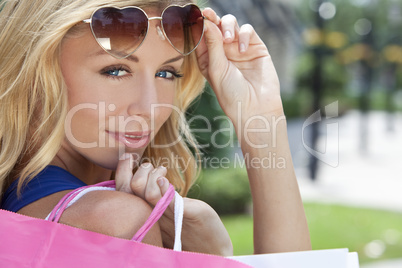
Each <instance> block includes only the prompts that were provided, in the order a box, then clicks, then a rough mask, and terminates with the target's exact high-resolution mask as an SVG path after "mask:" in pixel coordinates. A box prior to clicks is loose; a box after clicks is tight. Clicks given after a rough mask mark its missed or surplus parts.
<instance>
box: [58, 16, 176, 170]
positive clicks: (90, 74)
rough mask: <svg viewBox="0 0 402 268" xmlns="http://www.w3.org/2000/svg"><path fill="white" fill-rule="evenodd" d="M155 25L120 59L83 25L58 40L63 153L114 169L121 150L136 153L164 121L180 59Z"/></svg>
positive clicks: (171, 103) (169, 109)
mask: <svg viewBox="0 0 402 268" xmlns="http://www.w3.org/2000/svg"><path fill="white" fill-rule="evenodd" d="M149 15H150V16H158V14H153V13H151V14H149ZM158 23H159V22H157V21H151V23H150V27H149V31H148V35H147V37H146V39H145V41H144V43H143V44H142V46H141V47H140V48H139V49H138V50H137V51H136V52H135V53H134V54H133V55H132V56H129V57H128V58H126V59H116V58H114V57H112V56H110V55H109V54H107V53H106V52H105V51H104V50H103V49H102V48H101V47H100V46H99V45H98V44H97V42H96V41H95V38H94V37H93V36H92V33H91V31H90V28H89V26H88V28H87V29H86V30H85V32H84V33H83V34H82V35H79V36H78V37H69V38H66V39H65V40H64V42H63V45H62V49H61V69H62V73H63V77H64V80H65V83H66V85H67V89H68V101H69V113H68V115H67V119H66V122H65V133H66V140H65V142H64V143H63V146H62V150H67V152H68V155H70V156H72V157H73V158H75V159H76V160H79V161H90V162H91V163H94V164H96V165H98V166H101V167H103V168H108V169H115V168H116V166H117V162H118V159H119V156H121V155H122V154H123V153H125V152H129V153H133V154H137V155H138V156H141V155H142V154H143V152H144V150H145V148H146V147H147V146H148V145H149V143H150V142H151V141H152V139H153V138H154V136H155V134H156V133H157V132H158V130H159V129H160V128H161V126H162V125H163V124H164V123H165V121H166V120H167V119H168V117H169V116H170V114H171V113H172V105H173V101H174V96H175V88H176V79H178V78H176V76H177V75H178V74H179V70H180V67H181V65H182V63H183V57H182V56H181V55H180V54H179V53H177V52H176V51H175V50H174V49H173V48H172V47H171V45H170V44H169V43H168V41H166V40H162V39H161V38H160V37H159V35H158V34H157V31H156V26H157V24H158Z"/></svg>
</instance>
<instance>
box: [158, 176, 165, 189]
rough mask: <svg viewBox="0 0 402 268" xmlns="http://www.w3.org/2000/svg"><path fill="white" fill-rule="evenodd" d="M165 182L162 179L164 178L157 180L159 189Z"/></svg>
mask: <svg viewBox="0 0 402 268" xmlns="http://www.w3.org/2000/svg"><path fill="white" fill-rule="evenodd" d="M166 180H167V179H166V178H164V177H160V178H158V180H157V182H158V185H159V187H162V186H163V185H165V183H166Z"/></svg>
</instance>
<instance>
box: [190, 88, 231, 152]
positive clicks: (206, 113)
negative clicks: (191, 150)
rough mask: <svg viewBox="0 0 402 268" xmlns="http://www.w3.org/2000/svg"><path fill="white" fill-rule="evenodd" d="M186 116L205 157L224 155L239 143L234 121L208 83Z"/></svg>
mask: <svg viewBox="0 0 402 268" xmlns="http://www.w3.org/2000/svg"><path fill="white" fill-rule="evenodd" d="M186 117H187V120H188V122H189V125H190V128H191V131H192V133H193V135H194V136H195V138H196V139H197V141H198V143H199V149H200V151H201V153H202V154H203V155H204V156H205V157H218V158H221V157H224V156H226V155H228V154H229V153H230V151H231V150H233V149H234V147H235V145H236V144H237V142H236V140H237V138H236V134H235V133H234V129H233V126H232V123H231V122H230V120H229V118H228V117H227V116H226V115H225V113H224V112H223V111H222V108H221V106H220V105H219V102H218V100H217V98H216V95H215V93H214V91H213V90H212V88H211V87H210V86H209V85H208V84H207V85H206V87H205V90H204V93H203V94H202V95H201V96H200V98H198V99H197V100H196V101H195V102H194V103H193V105H192V106H191V107H190V108H189V110H188V111H187V114H186Z"/></svg>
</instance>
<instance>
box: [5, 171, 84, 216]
mask: <svg viewBox="0 0 402 268" xmlns="http://www.w3.org/2000/svg"><path fill="white" fill-rule="evenodd" d="M17 184H18V180H15V181H14V182H13V183H12V184H11V185H10V187H8V189H7V190H6V192H5V193H4V196H3V199H2V202H1V208H2V209H5V210H9V211H12V212H17V211H18V210H20V209H21V208H23V207H25V206H26V205H29V204H31V203H33V202H35V201H37V200H39V199H41V198H42V197H46V196H49V195H51V194H54V193H57V192H61V191H65V190H74V189H77V188H80V187H82V186H86V184H85V183H84V182H83V181H81V180H80V179H78V178H77V177H75V176H73V175H72V174H71V173H69V172H68V171H66V170H64V169H62V168H60V167H56V166H47V167H46V168H45V169H44V170H42V171H41V172H40V173H39V174H38V175H37V176H36V177H35V178H33V179H32V180H31V181H30V182H29V183H28V184H27V185H26V186H25V187H23V188H22V191H21V195H20V197H18V196H17Z"/></svg>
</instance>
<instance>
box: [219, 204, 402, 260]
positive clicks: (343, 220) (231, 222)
mask: <svg viewBox="0 0 402 268" xmlns="http://www.w3.org/2000/svg"><path fill="white" fill-rule="evenodd" d="M305 209H306V215H307V220H308V224H309V229H310V235H311V243H312V246H313V249H314V250H317V249H331V248H349V250H350V251H353V252H358V254H359V260H360V263H367V262H370V261H374V260H380V259H391V258H402V214H399V213H393V212H387V211H380V210H371V209H361V208H353V207H345V206H338V205H326V204H315V203H308V204H305ZM222 220H223V223H224V224H225V226H226V228H227V229H228V232H229V234H230V236H231V238H232V242H233V246H234V254H235V255H244V254H252V253H253V241H252V228H253V227H252V218H251V216H247V215H235V216H224V217H222ZM372 241H380V242H377V245H383V246H385V249H384V252H383V254H381V256H378V257H375V258H374V256H368V255H367V254H366V252H367V250H365V249H366V248H367V244H369V243H370V242H372ZM369 255H370V254H369Z"/></svg>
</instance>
